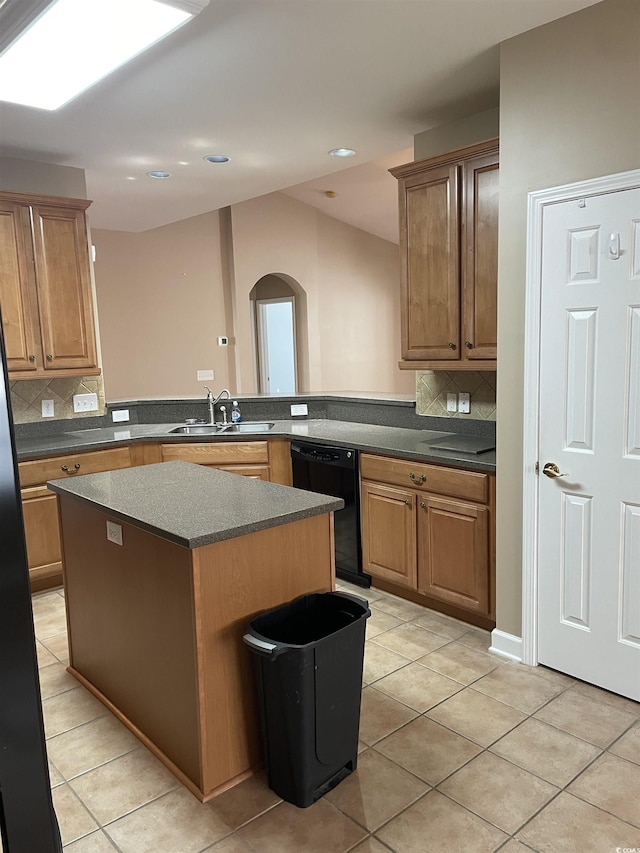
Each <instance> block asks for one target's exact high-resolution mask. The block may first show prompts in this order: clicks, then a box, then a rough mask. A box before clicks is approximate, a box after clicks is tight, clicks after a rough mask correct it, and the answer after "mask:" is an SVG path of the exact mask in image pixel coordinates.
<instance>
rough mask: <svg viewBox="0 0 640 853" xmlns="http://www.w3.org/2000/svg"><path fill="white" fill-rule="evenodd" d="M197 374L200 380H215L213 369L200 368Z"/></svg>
mask: <svg viewBox="0 0 640 853" xmlns="http://www.w3.org/2000/svg"><path fill="white" fill-rule="evenodd" d="M196 376H197V377H198V382H213V370H199V371H198V372H197V374H196Z"/></svg>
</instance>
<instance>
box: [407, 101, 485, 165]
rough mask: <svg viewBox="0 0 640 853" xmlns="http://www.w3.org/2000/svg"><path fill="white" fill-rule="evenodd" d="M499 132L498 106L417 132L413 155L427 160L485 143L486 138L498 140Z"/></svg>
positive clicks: (416, 158)
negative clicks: (457, 149) (477, 143)
mask: <svg viewBox="0 0 640 853" xmlns="http://www.w3.org/2000/svg"><path fill="white" fill-rule="evenodd" d="M499 135H500V110H499V108H498V107H497V106H496V107H494V108H493V109H491V110H484V112H481V113H475V114H474V115H471V116H465V117H464V118H461V119H458V120H457V121H452V122H449V123H448V124H442V125H440V126H439V127H433V128H431V130H425V131H423V132H422V133H417V134H416V135H415V136H414V137H413V155H414V159H415V160H425V159H426V158H427V157H436V156H437V155H438V154H446V152H447V151H455V150H456V148H465V147H466V146H467V145H475V144H476V142H484V141H485V139H495V138H496V137H497V136H499Z"/></svg>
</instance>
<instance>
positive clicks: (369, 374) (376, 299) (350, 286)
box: [232, 193, 415, 393]
mask: <svg viewBox="0 0 640 853" xmlns="http://www.w3.org/2000/svg"><path fill="white" fill-rule="evenodd" d="M232 219H233V245H234V267H235V285H236V289H235V296H236V312H237V313H236V318H235V329H236V340H237V343H238V352H237V356H238V362H239V377H240V379H239V388H238V390H239V391H242V392H244V393H249V392H251V391H254V390H255V384H254V371H253V354H252V349H251V347H250V346H248V345H247V342H249V341H251V335H252V329H251V320H250V314H251V312H250V303H249V293H250V291H251V289H252V288H253V286H254V285H255V283H256V282H257V281H258V280H259V279H261V278H262V277H263V276H264V275H267V274H271V273H276V274H286V275H288V276H290V277H291V278H293V279H295V281H296V282H298V284H299V285H300V286H301V287H302V288H303V289H304V290H305V292H306V295H307V318H308V345H309V371H308V373H309V387H308V388H304V389H302V390H306V391H316V392H320V391H324V392H329V391H340V390H354V389H356V390H363V391H366V390H375V391H387V392H398V393H412V392H413V391H414V389H415V377H414V375H413V373H412V372H409V374H408V375H407V374H406V372H402V371H400V370H399V369H398V367H397V362H398V359H399V355H400V339H399V329H400V319H399V310H400V309H399V259H398V248H397V246H396V245H395V244H393V243H389V242H387V241H386V240H381V239H379V238H378V237H373V236H372V235H370V234H367V233H366V232H364V231H361V230H360V229H358V228H354V227H352V226H350V225H346V224H345V223H343V222H339V221H338V220H335V219H331V218H330V217H327V216H325V215H324V214H322V213H320V212H319V211H317V210H316V209H315V208H312V207H310V206H309V205H305V204H302V203H301V202H299V201H296V200H295V199H292V198H290V197H289V196H285V195H283V194H282V193H272V194H270V195H267V196H261V197H260V198H257V199H252V200H251V201H246V202H243V203H242V204H238V205H234V207H233V208H232Z"/></svg>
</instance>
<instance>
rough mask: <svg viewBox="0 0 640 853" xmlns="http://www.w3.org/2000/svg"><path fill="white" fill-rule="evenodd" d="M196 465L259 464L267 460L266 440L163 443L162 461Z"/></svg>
mask: <svg viewBox="0 0 640 853" xmlns="http://www.w3.org/2000/svg"><path fill="white" fill-rule="evenodd" d="M175 459H181V460H182V461H183V462H195V463H196V464H197V465H260V464H267V463H268V462H269V449H268V445H267V442H266V441H219V442H217V443H216V442H209V443H207V444H163V445H162V461H163V462H171V461H173V460H175Z"/></svg>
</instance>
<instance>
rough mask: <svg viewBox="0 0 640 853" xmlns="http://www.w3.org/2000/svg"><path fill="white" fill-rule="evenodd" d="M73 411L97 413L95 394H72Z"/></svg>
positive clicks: (96, 396) (96, 397)
mask: <svg viewBox="0 0 640 853" xmlns="http://www.w3.org/2000/svg"><path fill="white" fill-rule="evenodd" d="M73 411H74V412H97V411H98V395H97V394H74V395H73Z"/></svg>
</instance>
